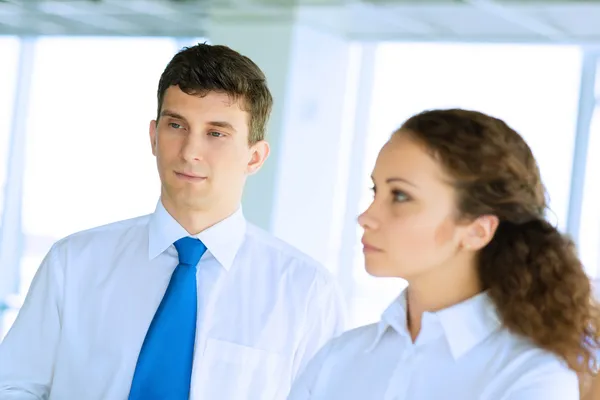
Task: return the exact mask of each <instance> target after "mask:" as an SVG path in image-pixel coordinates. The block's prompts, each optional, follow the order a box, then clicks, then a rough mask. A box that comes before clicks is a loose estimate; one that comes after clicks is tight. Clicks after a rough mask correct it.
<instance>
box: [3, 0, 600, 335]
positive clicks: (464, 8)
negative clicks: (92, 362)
mask: <svg viewBox="0 0 600 400" xmlns="http://www.w3.org/2000/svg"><path fill="white" fill-rule="evenodd" d="M199 41H200V42H204V41H206V42H209V43H215V44H225V45H228V46H230V47H232V48H234V49H236V50H238V51H240V52H242V53H243V54H245V55H247V56H249V57H251V58H252V59H253V60H255V61H256V62H257V63H258V64H259V65H260V66H261V68H262V69H263V70H264V71H265V73H266V74H267V77H268V80H269V84H270V87H271V90H272V91H273V94H274V97H275V109H274V112H273V116H272V118H271V122H270V127H269V140H270V142H271V144H272V148H273V152H272V156H271V157H270V159H269V161H268V162H267V164H266V165H265V168H264V169H263V170H262V171H261V172H260V173H259V174H258V175H257V176H254V177H252V178H251V179H250V181H249V184H248V188H247V193H246V195H245V197H244V204H243V208H244V212H245V214H246V216H247V218H248V219H249V220H250V221H252V222H254V223H256V224H257V225H259V226H261V227H263V228H264V229H267V230H269V231H271V232H273V233H274V234H275V235H277V236H279V237H281V238H282V239H284V240H286V241H288V242H290V243H291V244H293V245H294V246H296V247H298V248H300V249H301V250H303V251H305V252H306V253H308V254H309V255H311V256H312V257H314V258H315V259H317V260H319V261H321V262H322V263H323V264H324V265H325V266H326V267H327V268H328V269H329V270H330V271H331V272H332V273H333V274H334V275H335V276H336V277H337V278H338V279H339V281H340V283H341V285H342V288H343V290H344V293H345V294H346V297H347V299H348V304H349V308H350V317H351V325H352V326H357V325H362V324H365V323H369V322H372V321H375V320H377V319H378V318H379V315H380V313H381V312H382V310H383V309H384V308H385V307H386V306H387V304H388V303H389V302H390V301H391V300H392V299H393V298H394V297H395V296H396V295H397V294H398V292H399V290H400V289H401V287H403V285H404V283H403V282H401V281H399V280H392V279H389V280H386V279H375V278H371V277H369V276H368V275H367V274H366V273H365V272H364V269H363V259H362V249H361V245H360V235H361V231H360V229H359V228H358V226H357V224H356V217H357V215H358V214H359V213H360V212H361V211H362V210H363V209H364V208H365V207H366V206H367V205H368V204H369V201H370V199H371V194H370V191H369V186H370V182H369V175H370V173H371V169H372V168H373V165H374V161H375V157H376V155H377V152H378V150H379V149H380V147H381V146H382V145H383V143H384V142H385V141H386V140H387V138H388V137H389V135H390V133H391V132H392V131H393V130H394V129H395V128H397V127H398V126H399V125H400V124H401V123H402V122H403V121H404V120H405V119H406V118H407V117H409V116H411V115H412V114H414V113H417V112H419V111H422V110H424V109H427V108H436V107H463V108H472V109H477V110H480V111H483V112H486V113H490V114H492V115H494V116H497V117H500V118H502V119H505V120H506V121H507V122H508V123H509V125H512V126H513V127H514V128H515V129H516V130H517V131H519V132H520V133H521V134H522V135H523V136H524V138H525V139H526V140H527V142H528V143H529V145H530V146H531V147H532V149H533V152H534V153H535V156H536V157H537V159H538V162H539V164H540V168H541V171H542V177H543V179H544V181H545V184H546V186H547V190H548V195H549V198H550V207H551V213H550V214H549V216H548V217H549V218H550V219H551V220H552V221H553V222H555V223H556V224H557V225H558V226H559V227H560V228H561V229H562V230H563V231H565V232H568V233H569V234H570V235H571V236H572V237H573V238H574V239H575V240H576V242H577V245H578V248H579V251H580V254H581V257H582V259H583V261H584V264H585V267H586V269H587V271H588V273H589V275H590V276H591V277H593V278H595V277H596V275H597V274H598V270H599V268H600V176H598V175H599V174H600V157H599V154H600V108H599V107H600V102H599V101H598V98H599V96H600V79H598V80H596V76H597V74H598V72H597V71H598V68H599V64H600V63H599V60H600V57H599V56H600V2H598V1H555V0H546V1H525V0H520V1H510V0H498V1H485V0H481V1H476V0H473V1H467V0H454V1H453V0H438V1H425V0H412V1H411V0H303V1H293V0H222V1H217V0H212V1H211V0H170V1H169V0H139V1H138V0H87V1H86V0H0V189H1V190H0V338H1V337H2V336H3V334H4V333H5V332H6V330H7V329H8V328H9V327H10V325H11V323H12V321H13V320H14V317H15V315H16V313H17V312H18V309H19V307H20V304H21V303H22V301H23V298H24V296H25V294H26V293H27V290H28V287H29V284H30V282H31V279H32V277H33V275H34V274H35V271H36V269H37V268H38V266H39V264H40V262H41V261H42V259H43V257H44V256H45V254H46V252H47V251H48V250H49V248H50V246H51V245H52V243H54V242H55V241H56V240H58V239H60V238H62V237H64V236H66V235H69V234H71V233H73V232H76V231H79V230H82V229H87V228H90V227H93V226H97V225H101V224H106V223H109V222H113V221H116V220H120V219H125V218H130V217H135V216H138V215H141V214H146V213H151V212H152V211H153V210H154V207H155V205H156V202H157V199H158V195H159V181H158V175H157V173H156V168H155V164H154V158H153V157H152V154H151V151H150V145H149V139H148V134H147V132H148V123H149V121H150V120H151V119H152V118H154V116H155V112H156V89H157V85H158V79H159V76H160V74H161V72H162V70H163V68H164V67H165V66H166V64H167V62H168V61H169V60H170V58H171V57H172V56H173V55H174V54H175V52H176V51H177V50H179V49H180V48H182V47H184V46H186V45H192V44H195V43H197V42H199Z"/></svg>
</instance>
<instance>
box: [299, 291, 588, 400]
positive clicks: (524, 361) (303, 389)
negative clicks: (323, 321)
mask: <svg viewBox="0 0 600 400" xmlns="http://www.w3.org/2000/svg"><path fill="white" fill-rule="evenodd" d="M308 399H310V400H338V399H339V400H342V399H343V400H578V399H579V388H578V383H577V376H576V374H575V373H574V372H572V371H571V370H569V369H568V368H567V366H566V365H565V364H564V363H563V362H562V360H561V359H559V358H558V357H557V356H555V355H553V354H552V353H550V352H547V351H545V350H542V349H540V348H538V347H536V346H534V345H533V344H532V343H531V342H529V341H528V340H527V339H525V338H523V337H520V336H518V335H515V334H513V333H511V332H509V331H508V330H507V329H505V328H504V327H503V326H502V325H501V323H500V320H499V317H498V315H497V312H496V308H495V306H494V305H493V304H492V302H491V300H490V298H489V297H488V296H487V294H486V293H481V294H479V295H477V296H475V297H472V298H471V299H469V300H466V301H464V302H462V303H460V304H457V305H455V306H452V307H450V308H447V309H444V310H442V311H438V312H435V313H425V314H424V315H423V318H422V323H421V332H420V334H419V336H418V338H417V340H416V342H415V343H414V344H413V342H412V340H411V338H410V334H409V332H408V330H407V326H406V291H405V292H403V293H402V294H401V295H400V296H399V297H398V299H396V301H394V302H393V303H392V304H391V305H390V306H389V307H388V309H387V310H386V311H385V312H384V314H383V316H382V319H381V321H380V322H379V323H378V324H373V325H367V326H364V327H361V328H357V329H354V330H351V331H348V332H346V333H344V334H342V335H341V336H339V337H338V338H336V339H334V340H332V341H330V342H329V343H328V344H327V345H326V346H325V347H324V348H323V349H321V351H320V352H319V353H318V354H317V355H316V356H315V358H314V359H313V360H312V361H311V362H310V363H309V365H308V366H307V368H306V369H305V370H304V372H303V373H302V374H301V376H300V377H299V378H298V379H297V380H296V382H295V383H294V386H293V388H292V391H291V393H290V395H289V397H288V400H308Z"/></svg>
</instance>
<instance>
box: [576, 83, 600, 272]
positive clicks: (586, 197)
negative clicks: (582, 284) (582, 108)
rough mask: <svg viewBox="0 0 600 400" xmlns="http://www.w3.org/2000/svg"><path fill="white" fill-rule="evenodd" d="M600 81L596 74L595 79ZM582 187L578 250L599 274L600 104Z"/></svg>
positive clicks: (587, 266)
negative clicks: (599, 174)
mask: <svg viewBox="0 0 600 400" xmlns="http://www.w3.org/2000/svg"><path fill="white" fill-rule="evenodd" d="M596 79H597V80H600V74H599V77H598V78H596ZM587 152H588V155H587V165H586V168H585V186H584V192H583V204H582V209H581V225H580V227H579V229H580V230H579V232H580V233H579V253H580V255H581V259H582V261H583V265H585V267H586V269H587V270H588V273H589V274H590V275H591V276H592V277H594V278H598V277H599V275H600V179H598V172H599V171H600V157H598V156H597V155H598V154H600V107H596V110H595V111H594V116H593V119H592V125H591V129H590V141H589V145H588V150H587Z"/></svg>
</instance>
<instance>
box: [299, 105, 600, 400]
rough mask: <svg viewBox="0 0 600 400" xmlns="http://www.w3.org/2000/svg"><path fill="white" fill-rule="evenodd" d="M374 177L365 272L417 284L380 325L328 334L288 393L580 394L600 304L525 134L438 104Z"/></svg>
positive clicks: (496, 399) (383, 397)
mask: <svg viewBox="0 0 600 400" xmlns="http://www.w3.org/2000/svg"><path fill="white" fill-rule="evenodd" d="M372 178H373V182H374V192H375V195H374V200H373V202H372V204H371V205H370V207H369V208H368V209H367V210H366V211H365V212H364V213H363V214H362V215H361V216H360V217H359V223H360V225H361V226H362V227H363V228H364V235H363V239H362V242H363V244H364V255H365V263H366V268H367V270H368V272H369V273H370V274H372V275H375V276H386V277H400V278H404V279H406V280H407V281H408V283H409V286H408V288H407V289H406V290H405V291H404V292H403V293H402V294H401V295H400V296H399V298H398V299H397V300H396V301H395V302H394V303H392V305H391V306H390V307H389V308H388V309H387V310H386V311H385V313H384V314H383V317H382V319H381V321H380V322H379V323H378V324H374V325H369V326H365V327H361V328H358V329H355V330H352V331H349V332H346V333H344V334H343V335H342V336H340V337H338V338H337V339H334V340H333V341H331V342H330V343H328V344H327V345H326V346H325V347H324V348H323V349H322V350H321V351H320V352H319V353H318V354H317V356H316V357H315V358H314V359H313V360H312V361H311V362H310V364H309V365H308V367H307V368H306V370H305V371H304V373H303V374H302V375H301V376H300V377H299V379H298V380H297V381H296V383H295V384H294V387H293V389H292V392H291V393H290V396H289V399H290V400H304V399H313V400H321V399H323V400H325V399H327V400H332V399H344V400H358V399H360V400H363V399H364V400H367V399H368V400H391V399H395V400H404V399H410V400H421V399H423V400H442V399H444V400H445V399H448V400H471V399H472V400H578V399H579V390H578V381H577V373H578V372H581V373H586V374H589V373H594V372H595V371H593V370H592V368H591V366H592V365H594V363H595V361H596V359H595V352H596V351H597V350H598V348H599V347H600V332H599V328H600V310H599V308H598V306H597V305H596V303H594V302H592V300H591V288H590V281H589V279H588V278H587V276H586V274H585V272H584V270H583V268H582V266H581V263H580V261H579V259H578V258H577V255H576V254H575V251H574V246H573V245H572V243H571V242H570V241H569V240H568V239H566V238H565V237H563V236H562V235H561V234H560V233H559V232H558V231H557V230H556V229H555V228H554V227H552V226H551V225H550V224H549V223H548V222H546V220H545V219H544V211H545V208H546V202H545V192H544V188H543V186H542V183H541V181H540V174H539V170H538V167H537V164H536V161H535V159H534V157H533V155H532V153H531V150H530V149H529V147H528V146H527V144H526V143H525V141H524V140H523V139H522V138H521V137H520V136H519V135H518V134H517V133H516V132H515V131H514V130H512V129H511V128H510V127H508V126H507V125H506V124H505V123H504V122H502V121H500V120H498V119H495V118H492V117H489V116H487V115H484V114H481V113H478V112H473V111H465V110H435V111H427V112H424V113H421V114H419V115H416V116H414V117H412V118H410V119H409V120H408V121H406V122H405V123H404V124H403V126H402V127H401V128H400V129H399V130H398V131H397V132H395V133H394V134H393V135H392V137H391V139H390V140H389V142H388V143H387V144H386V145H385V146H384V147H383V149H382V150H381V152H380V154H379V157H378V159H377V162H376V165H375V169H374V172H373V176H372ZM583 338H585V340H582V339H583Z"/></svg>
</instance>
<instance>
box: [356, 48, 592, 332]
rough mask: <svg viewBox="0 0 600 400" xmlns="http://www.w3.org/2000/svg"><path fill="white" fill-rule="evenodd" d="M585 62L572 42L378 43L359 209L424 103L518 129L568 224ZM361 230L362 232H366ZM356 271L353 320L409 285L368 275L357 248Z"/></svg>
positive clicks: (362, 319)
mask: <svg viewBox="0 0 600 400" xmlns="http://www.w3.org/2000/svg"><path fill="white" fill-rule="evenodd" d="M580 67H581V52H580V50H579V48H578V47H575V46H573V47H568V46H564V47H559V46H526V45H492V44H472V45H471V44H398V43H387V44H382V45H380V46H379V48H378V51H377V59H376V65H375V82H374V87H373V102H372V108H371V111H370V120H371V124H370V125H371V126H370V130H369V138H370V139H369V145H368V148H367V149H366V164H365V165H366V168H367V170H366V171H365V172H364V174H363V179H364V187H365V195H364V197H363V199H362V204H361V209H364V208H366V207H367V206H368V204H369V202H370V201H371V193H369V192H368V190H367V188H368V187H369V186H370V180H369V175H370V173H371V169H372V168H373V165H374V163H375V157H376V156H377V153H378V151H379V149H380V148H381V146H382V145H383V144H384V142H385V141H386V140H387V139H388V138H389V135H390V134H391V132H392V131H393V130H394V129H396V128H397V127H398V126H399V125H400V124H401V123H402V122H403V121H404V120H405V119H406V118H408V117H410V116H411V115H413V114H415V113H417V112H420V111H423V110H425V109H430V108H447V107H460V108H469V109H476V110H479V111H482V112H485V113H489V114H492V115H494V116H497V117H499V118H502V119H504V120H506V121H507V122H508V123H509V124H510V125H511V126H512V127H513V128H515V129H516V130H517V131H518V132H519V133H521V135H522V136H523V137H524V138H525V140H526V141H527V142H528V143H529V145H530V146H531V148H532V150H533V152H534V154H535V156H536V158H537V160H538V162H539V164H540V169H541V173H542V178H543V179H544V182H545V184H546V187H547V189H548V193H549V197H550V208H551V209H552V212H553V215H550V217H551V219H553V220H554V222H557V223H558V225H559V227H560V228H561V229H564V228H565V227H566V217H567V209H568V200H569V189H570V181H571V164H572V153H573V146H574V137H575V128H576V118H577V104H578V95H579V83H580V82H579V79H580V74H581V72H580ZM549 93H550V94H549ZM557 154H560V157H557V156H556V155H557ZM358 231H359V233H357V236H359V235H360V234H362V232H361V231H360V229H359V230H358ZM359 245H360V243H359V241H358V240H357V247H360V246H359ZM354 279H355V282H356V286H357V292H358V296H357V298H356V302H355V309H354V310H353V315H354V317H355V319H354V321H353V323H354V324H356V325H359V324H363V323H367V322H371V321H373V320H376V319H378V318H379V315H380V313H381V311H382V310H383V308H384V307H385V306H386V305H387V304H388V303H389V302H390V301H391V300H392V299H393V297H394V296H396V295H397V294H398V291H399V290H400V288H401V287H402V286H403V285H405V283H404V282H401V281H394V280H386V279H381V278H372V277H370V276H368V275H367V274H366V272H365V271H364V263H363V257H362V252H361V251H360V250H357V253H356V262H355V271H354Z"/></svg>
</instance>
